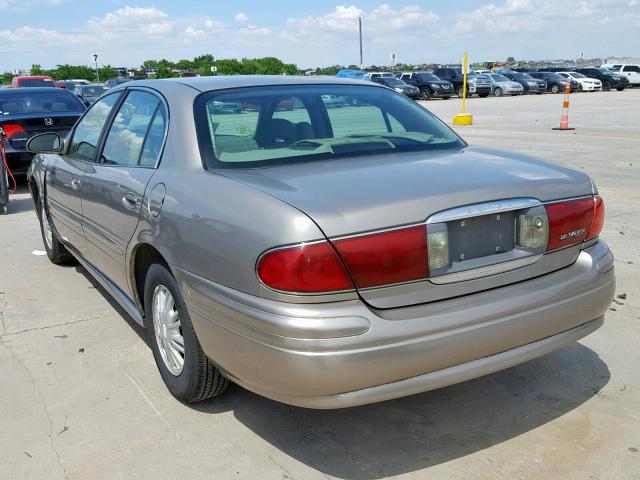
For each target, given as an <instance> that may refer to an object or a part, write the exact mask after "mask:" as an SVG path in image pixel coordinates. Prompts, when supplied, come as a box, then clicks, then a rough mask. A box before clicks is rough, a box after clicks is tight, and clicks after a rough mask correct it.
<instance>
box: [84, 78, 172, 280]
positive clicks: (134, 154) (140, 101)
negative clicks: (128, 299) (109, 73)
mask: <svg viewBox="0 0 640 480" xmlns="http://www.w3.org/2000/svg"><path fill="white" fill-rule="evenodd" d="M167 118H168V115H167V108H166V106H165V103H164V101H163V100H162V99H161V97H160V96H158V94H156V93H154V92H153V91H151V90H147V89H141V88H136V89H128V90H127V92H126V94H125V97H124V98H123V100H122V101H121V102H120V103H119V105H118V106H117V107H116V112H115V113H114V115H113V116H112V121H111V124H110V125H109V128H108V131H107V132H106V134H105V135H104V137H105V138H104V140H103V142H102V145H101V148H100V155H99V161H98V162H97V163H96V164H95V167H94V169H93V171H92V172H90V173H87V174H85V177H84V179H83V182H82V201H83V204H82V213H83V219H82V227H83V230H84V234H85V238H86V242H87V251H88V260H89V261H90V262H91V263H92V264H93V265H94V266H95V267H96V268H97V269H98V270H100V271H101V272H102V273H103V274H104V275H106V276H107V277H108V278H109V279H110V280H111V281H112V282H113V283H115V284H116V285H117V286H118V287H119V288H121V289H123V290H125V291H127V285H128V282H127V280H126V268H125V252H126V249H127V245H128V244H129V241H130V240H131V237H132V236H133V232H134V231H135V229H136V226H137V225H138V219H139V218H140V211H141V209H142V200H143V198H144V193H145V189H146V186H147V183H148V182H149V180H150V178H151V177H152V175H153V174H154V173H155V168H156V166H157V163H158V161H159V158H160V153H161V150H162V146H163V144H164V138H165V132H166V126H167Z"/></svg>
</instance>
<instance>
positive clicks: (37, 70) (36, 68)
mask: <svg viewBox="0 0 640 480" xmlns="http://www.w3.org/2000/svg"><path fill="white" fill-rule="evenodd" d="M31 75H44V70H43V69H42V67H41V66H40V64H39V63H34V64H33V65H31Z"/></svg>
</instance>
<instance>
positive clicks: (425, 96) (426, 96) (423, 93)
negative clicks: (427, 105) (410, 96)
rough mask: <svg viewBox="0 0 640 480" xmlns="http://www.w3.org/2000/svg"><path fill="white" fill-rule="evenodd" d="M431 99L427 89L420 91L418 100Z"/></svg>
mask: <svg viewBox="0 0 640 480" xmlns="http://www.w3.org/2000/svg"><path fill="white" fill-rule="evenodd" d="M430 98H431V92H430V91H429V88H428V87H424V88H421V89H420V100H429V99H430Z"/></svg>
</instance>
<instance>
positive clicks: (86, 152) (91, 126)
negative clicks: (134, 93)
mask: <svg viewBox="0 0 640 480" xmlns="http://www.w3.org/2000/svg"><path fill="white" fill-rule="evenodd" d="M119 97H120V93H114V94H111V95H107V96H106V97H104V98H102V99H101V100H100V101H98V102H96V103H94V104H93V106H92V107H91V108H90V109H89V111H88V112H87V113H86V115H85V116H84V117H82V120H80V122H79V123H78V125H77V126H76V129H75V132H74V134H73V139H72V140H71V145H70V147H69V155H74V156H77V157H80V158H82V159H83V160H90V161H95V160H96V153H97V149H98V142H99V141H100V135H101V134H102V130H103V129H104V126H105V124H106V123H107V119H108V118H109V115H110V114H111V110H113V106H114V105H115V104H116V103H117V101H118V98H119Z"/></svg>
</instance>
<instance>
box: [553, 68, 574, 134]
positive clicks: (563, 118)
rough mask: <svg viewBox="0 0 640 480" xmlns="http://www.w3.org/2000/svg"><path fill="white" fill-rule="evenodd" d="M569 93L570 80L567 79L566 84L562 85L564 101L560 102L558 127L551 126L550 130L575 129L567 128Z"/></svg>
mask: <svg viewBox="0 0 640 480" xmlns="http://www.w3.org/2000/svg"><path fill="white" fill-rule="evenodd" d="M569 95H571V80H569V79H567V85H566V86H565V87H564V101H563V102H562V114H561V115H560V127H558V128H553V129H552V130H575V128H569Z"/></svg>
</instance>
